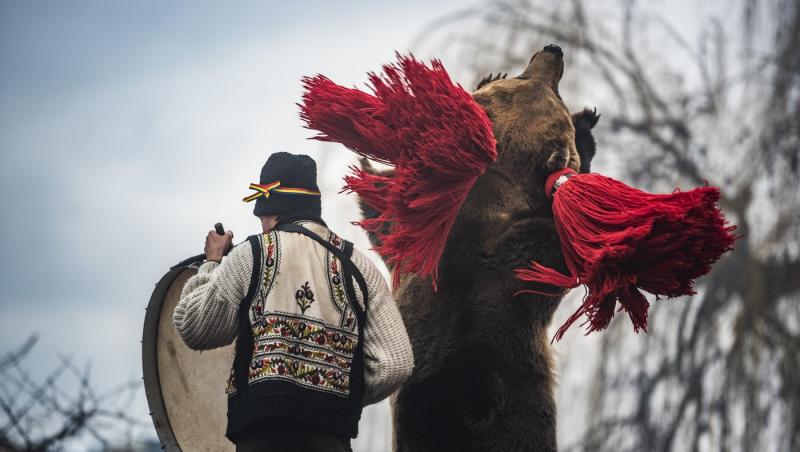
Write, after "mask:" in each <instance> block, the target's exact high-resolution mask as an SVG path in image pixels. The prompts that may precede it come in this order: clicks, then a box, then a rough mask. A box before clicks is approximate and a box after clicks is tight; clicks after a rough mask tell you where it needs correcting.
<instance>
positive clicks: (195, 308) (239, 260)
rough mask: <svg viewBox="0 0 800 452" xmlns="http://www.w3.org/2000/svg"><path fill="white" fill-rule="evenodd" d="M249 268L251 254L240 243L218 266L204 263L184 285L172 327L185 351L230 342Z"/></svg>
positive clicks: (209, 347) (219, 345)
mask: <svg viewBox="0 0 800 452" xmlns="http://www.w3.org/2000/svg"><path fill="white" fill-rule="evenodd" d="M252 268H253V251H252V249H251V247H250V245H249V243H248V242H243V243H241V244H239V245H238V246H236V247H234V248H233V249H232V250H231V252H230V253H228V255H227V256H226V257H224V258H223V259H222V263H220V264H217V263H216V262H206V263H204V264H203V265H201V266H200V269H199V270H198V272H197V274H196V275H194V276H192V277H191V278H189V279H188V280H187V281H186V284H184V286H183V291H182V292H181V298H180V301H179V302H178V305H177V306H176V307H175V312H174V313H173V315H172V323H173V324H174V325H175V329H176V330H177V331H178V334H180V336H181V338H183V341H184V342H185V343H186V345H187V346H189V348H192V349H195V350H208V349H212V348H216V347H222V346H224V345H228V344H230V343H231V342H233V340H234V339H235V338H236V335H237V333H238V317H239V304H240V303H241V302H242V300H243V299H244V297H245V296H246V295H247V289H248V287H249V285H250V275H251V272H252Z"/></svg>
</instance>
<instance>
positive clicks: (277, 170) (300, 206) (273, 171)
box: [253, 152, 322, 221]
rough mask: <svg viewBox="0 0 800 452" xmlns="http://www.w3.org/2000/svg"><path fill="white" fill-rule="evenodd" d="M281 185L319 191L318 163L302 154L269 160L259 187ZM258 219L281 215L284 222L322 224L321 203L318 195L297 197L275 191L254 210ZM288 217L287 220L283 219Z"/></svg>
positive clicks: (258, 201) (259, 200)
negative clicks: (318, 222)
mask: <svg viewBox="0 0 800 452" xmlns="http://www.w3.org/2000/svg"><path fill="white" fill-rule="evenodd" d="M275 181H280V182H281V185H280V187H281V188H287V187H288V188H304V189H307V190H316V191H319V187H317V163H316V162H315V161H314V159H312V158H311V157H309V156H307V155H303V154H290V153H288V152H276V153H274V154H272V155H270V156H269V158H268V159H267V163H265V164H264V167H263V168H261V178H260V180H259V183H260V184H270V183H272V182H275ZM253 214H254V215H256V216H262V215H279V216H281V221H283V220H284V219H289V218H292V219H309V220H318V221H320V220H321V216H322V203H321V199H320V196H319V195H297V194H290V193H280V192H276V191H274V190H273V191H272V192H271V193H270V195H269V197H268V198H267V197H264V196H260V197H258V198H257V199H256V206H255V208H254V209H253ZM284 217H285V218H284Z"/></svg>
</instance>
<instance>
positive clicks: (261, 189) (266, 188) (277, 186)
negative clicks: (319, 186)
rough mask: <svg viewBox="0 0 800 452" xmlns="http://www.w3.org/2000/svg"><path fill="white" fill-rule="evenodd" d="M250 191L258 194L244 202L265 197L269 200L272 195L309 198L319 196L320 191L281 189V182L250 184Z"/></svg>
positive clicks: (243, 199) (246, 198) (244, 199)
mask: <svg viewBox="0 0 800 452" xmlns="http://www.w3.org/2000/svg"><path fill="white" fill-rule="evenodd" d="M250 190H255V191H256V192H255V193H253V194H252V195H250V196H247V197H245V198H242V201H244V202H250V201H255V200H256V199H257V198H258V197H260V196H263V197H264V198H269V194H270V193H273V192H274V193H283V194H287V195H308V196H319V195H320V192H319V190H311V189H308V188H295V187H281V181H279V180H276V181H275V182H270V183H269V184H250Z"/></svg>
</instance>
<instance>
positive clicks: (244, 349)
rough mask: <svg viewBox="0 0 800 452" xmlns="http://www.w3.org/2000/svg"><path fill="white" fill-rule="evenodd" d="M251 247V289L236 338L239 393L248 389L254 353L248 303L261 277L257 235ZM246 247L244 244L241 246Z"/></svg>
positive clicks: (259, 243)
mask: <svg viewBox="0 0 800 452" xmlns="http://www.w3.org/2000/svg"><path fill="white" fill-rule="evenodd" d="M247 241H248V242H250V247H251V248H252V252H253V272H252V274H251V275H250V287H249V288H248V289H247V295H246V296H245V298H244V300H242V303H241V304H240V305H239V326H238V328H239V335H238V336H237V337H236V354H235V355H234V358H233V369H234V374H233V383H234V386H235V387H236V390H237V391H242V390H244V389H245V388H247V368H248V366H249V365H250V359H251V358H252V353H253V344H254V340H255V339H254V338H253V333H252V330H251V325H250V315H249V314H248V310H249V309H250V304H249V303H248V301H250V300H252V299H253V297H254V296H255V295H256V289H257V288H258V279H259V276H260V275H261V261H262V259H261V242H260V241H259V239H258V236H257V235H252V236H250V237H248V239H247ZM241 246H244V243H242V244H241ZM243 331H250V334H242V332H243Z"/></svg>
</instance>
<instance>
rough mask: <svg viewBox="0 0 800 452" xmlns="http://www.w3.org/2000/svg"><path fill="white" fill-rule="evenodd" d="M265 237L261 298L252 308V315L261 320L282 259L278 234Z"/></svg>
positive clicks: (271, 233)
mask: <svg viewBox="0 0 800 452" xmlns="http://www.w3.org/2000/svg"><path fill="white" fill-rule="evenodd" d="M263 237H264V240H263V244H264V251H263V252H264V258H263V266H264V268H263V276H262V277H261V291H260V293H261V297H259V299H258V300H255V301H254V303H253V306H252V314H253V317H255V318H259V317H261V316H262V315H263V314H264V313H265V309H264V302H265V301H266V294H268V293H269V291H270V289H271V288H272V284H273V282H275V275H276V271H275V270H276V269H277V268H278V261H279V258H280V251H279V246H278V236H277V234H276V233H275V232H269V233H266V234H264V235H263Z"/></svg>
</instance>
